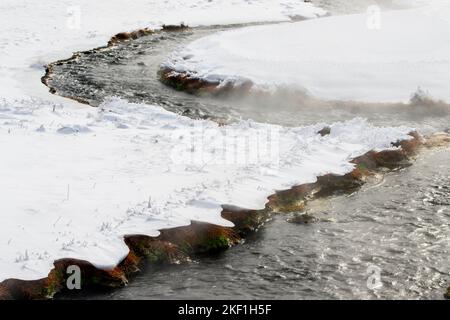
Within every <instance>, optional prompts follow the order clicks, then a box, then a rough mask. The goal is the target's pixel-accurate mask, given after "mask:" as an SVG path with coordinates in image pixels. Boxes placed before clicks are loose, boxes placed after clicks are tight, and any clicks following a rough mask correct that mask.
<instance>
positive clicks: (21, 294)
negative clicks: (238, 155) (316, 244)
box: [0, 132, 450, 299]
mask: <svg viewBox="0 0 450 320" xmlns="http://www.w3.org/2000/svg"><path fill="white" fill-rule="evenodd" d="M318 134H319V133H318ZM410 135H411V137H412V138H411V139H410V140H404V141H398V142H396V143H393V146H394V147H398V148H395V149H392V150H385V151H381V152H374V151H370V152H368V153H366V154H364V155H363V156H360V157H357V158H355V159H354V160H353V161H352V163H354V164H355V169H354V170H353V171H352V172H350V173H348V174H346V175H342V176H338V175H333V174H328V175H325V176H321V177H318V179H317V181H316V182H315V183H308V184H303V185H299V186H295V187H293V188H291V189H289V190H283V191H279V192H277V193H276V194H274V195H271V196H270V197H268V200H269V201H268V203H267V205H266V208H265V209H264V210H248V209H239V208H235V207H229V206H224V207H223V211H222V214H221V215H222V217H223V218H225V219H227V220H229V221H231V222H233V223H234V225H235V226H234V227H233V228H229V227H221V226H216V225H212V224H208V223H203V222H197V221H192V223H191V224H190V225H189V226H183V227H177V228H171V229H165V230H161V234H160V235H159V236H158V237H148V236H144V235H127V236H125V237H124V241H125V243H126V244H127V246H128V247H129V250H130V251H129V254H128V256H127V257H126V258H125V259H124V260H123V261H122V262H121V263H120V264H119V265H118V266H117V267H115V268H114V269H113V270H99V269H97V268H95V267H94V266H93V265H92V264H90V263H89V262H87V261H79V260H74V259H62V260H57V261H55V262H54V269H53V270H51V271H50V273H49V275H48V276H47V277H46V278H44V279H41V280H36V281H22V280H18V279H9V280H5V281H3V282H2V283H0V299H50V298H52V297H53V296H54V295H55V294H56V293H58V292H61V291H64V290H67V289H66V282H67V279H68V277H69V276H70V274H68V273H67V268H68V267H69V266H72V265H76V266H78V267H79V268H80V270H81V279H82V290H84V289H87V288H93V287H106V288H116V287H122V286H124V285H126V284H127V283H128V281H129V280H130V279H132V277H133V275H135V274H136V273H137V272H139V270H140V268H141V267H142V266H144V265H145V266H148V267H152V266H156V265H162V264H182V263H188V262H189V261H191V260H192V259H194V258H198V257H201V256H202V255H205V254H213V253H217V252H221V251H224V250H226V249H228V248H230V247H233V246H235V245H237V244H239V243H240V242H241V241H243V240H244V239H245V238H246V237H247V236H248V235H249V234H251V233H253V232H256V231H257V230H258V229H259V228H260V227H261V226H263V225H264V223H265V222H266V221H268V220H269V219H270V218H271V217H272V215H274V214H276V213H280V212H296V211H303V210H305V208H306V206H307V203H308V201H310V200H313V199H318V198H324V197H329V196H332V195H336V194H342V193H348V192H354V191H355V190H357V189H358V188H360V187H361V186H362V185H363V184H364V183H365V182H366V181H367V180H368V179H370V177H371V176H374V175H375V174H376V173H379V172H383V171H386V170H393V169H398V168H402V167H405V166H409V165H410V164H411V160H412V159H413V158H414V157H415V156H416V155H417V153H418V152H419V150H420V149H422V148H432V147H436V146H437V147H442V146H444V145H448V144H449V143H450V135H444V134H440V135H435V136H432V137H430V138H428V139H423V138H421V137H420V136H419V135H418V134H417V133H416V132H411V133H410Z"/></svg>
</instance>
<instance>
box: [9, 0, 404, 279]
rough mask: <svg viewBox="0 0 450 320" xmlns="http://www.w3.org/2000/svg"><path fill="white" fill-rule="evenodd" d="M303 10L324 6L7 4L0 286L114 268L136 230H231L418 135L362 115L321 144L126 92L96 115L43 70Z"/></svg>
mask: <svg viewBox="0 0 450 320" xmlns="http://www.w3.org/2000/svg"><path fill="white" fill-rule="evenodd" d="M175 9H176V10H175ZM77 12H81V16H80V24H79V25H78V24H77V21H78V20H77ZM219 13H220V14H219ZM299 13H302V14H304V15H306V16H310V17H313V16H317V15H321V14H323V11H322V10H320V9H317V8H314V7H313V6H311V5H310V4H305V3H302V2H299V1H295V2H294V1H283V0H280V1H272V0H270V1H269V0H267V1H266V0H260V1H256V0H255V1H251V2H250V1H244V0H242V1H238V0H234V1H206V0H190V1H181V0H180V1H178V0H171V1H164V2H163V1H148V0H146V1H144V0H134V1H132V2H130V1H127V2H126V1H119V0H109V1H95V2H94V1H87V0H80V1H69V0H58V1H56V0H54V1H35V0H21V1H17V0H2V2H1V4H0V19H1V21H2V28H0V55H1V56H2V59H1V60H0V150H1V151H0V152H1V156H0V195H1V201H0V220H1V223H0V281H3V280H5V279H9V278H18V279H23V280H34V279H39V278H43V277H46V276H47V274H48V272H49V271H50V270H51V269H52V267H53V261H54V260H57V259H59V258H77V259H82V260H87V261H90V262H92V263H93V264H94V265H95V266H97V267H99V268H104V269H110V268H113V267H114V266H116V265H117V264H118V263H119V262H120V261H121V260H122V259H123V258H124V257H125V256H126V255H127V253H128V248H127V247H126V245H125V244H124V242H123V236H124V235H126V234H145V235H150V236H156V235H158V230H160V229H162V228H169V227H175V226H183V225H188V224H189V223H190V221H191V220H199V221H205V222H210V223H214V224H219V225H224V226H231V223H230V222H229V221H226V220H224V219H222V218H221V217H220V212H221V205H223V204H229V205H234V206H239V207H243V208H252V209H258V208H262V207H264V204H265V203H266V201H267V200H266V197H267V196H269V195H270V194H272V193H273V192H274V191H275V190H278V189H286V188H289V187H290V186H293V185H296V184H302V183H307V182H313V181H315V179H316V177H317V176H319V175H322V174H326V173H335V174H344V173H346V172H348V171H350V170H351V169H352V168H353V167H352V165H351V164H350V163H349V160H350V159H352V158H354V157H356V156H359V155H361V154H363V153H365V152H367V151H369V150H372V149H380V150H381V149H386V148H390V146H391V142H393V141H397V140H399V139H407V138H409V136H408V135H407V133H408V132H409V131H410V130H411V129H410V128H405V127H399V128H377V127H373V126H372V125H370V124H369V123H367V122H365V121H364V120H362V119H355V120H352V121H349V122H346V123H336V124H331V125H330V126H331V128H332V131H331V134H330V135H329V136H326V137H321V136H320V135H318V134H317V133H316V132H317V131H318V130H320V129H321V128H322V127H323V126H324V125H325V124H316V125H314V126H309V127H300V128H283V127H278V126H274V125H268V124H258V123H254V122H251V121H241V122H238V123H236V124H234V125H231V126H227V127H219V126H218V125H217V124H215V123H213V122H211V121H206V120H205V121H194V120H191V119H188V118H184V117H181V116H178V115H175V114H172V113H170V112H168V111H165V110H164V109H162V108H160V107H158V106H148V105H137V104H130V103H128V102H126V101H124V100H120V99H118V98H114V99H113V98H111V99H110V100H108V101H105V103H104V104H103V105H102V106H101V107H100V108H98V109H94V108H91V107H87V106H83V105H80V104H78V103H76V102H74V101H71V100H67V99H63V98H61V97H57V96H53V95H51V94H49V93H48V90H47V88H46V87H45V86H43V85H42V84H41V83H40V77H41V76H42V74H43V68H42V65H43V64H45V63H48V62H51V61H53V60H57V59H61V58H66V57H68V56H70V54H71V52H72V51H76V50H83V49H89V48H92V47H97V46H100V45H103V44H105V43H106V42H107V40H108V39H109V38H110V36H112V35H113V34H115V33H117V32H120V31H124V30H133V29H136V28H141V27H149V26H150V27H151V26H160V25H161V24H162V23H166V24H170V23H179V22H180V21H183V22H185V23H187V24H190V25H199V24H210V23H215V24H216V23H237V22H248V21H268V20H270V21H274V20H276V21H287V20H289V19H288V16H289V15H296V14H299ZM242 139H244V140H242ZM246 141H250V142H252V144H250V143H248V142H246ZM265 142H266V143H265ZM255 143H256V145H258V149H257V150H256V151H255V150H254V149H251V146H254V145H255ZM230 146H231V147H230ZM267 146H269V147H270V148H266V147H267ZM230 150H231V151H232V152H231V153H230ZM249 150H253V151H252V152H250V151H249Z"/></svg>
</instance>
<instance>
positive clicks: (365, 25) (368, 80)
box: [166, 0, 450, 102]
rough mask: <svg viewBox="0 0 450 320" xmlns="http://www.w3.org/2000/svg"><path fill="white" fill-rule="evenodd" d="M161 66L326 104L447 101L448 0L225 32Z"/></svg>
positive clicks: (449, 78)
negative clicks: (421, 96)
mask: <svg viewBox="0 0 450 320" xmlns="http://www.w3.org/2000/svg"><path fill="white" fill-rule="evenodd" d="M411 3H414V4H420V2H414V1H411ZM422 4H423V3H422ZM166 65H167V66H169V67H170V68H172V69H175V70H177V71H180V72H189V73H191V74H193V75H194V76H196V77H200V78H203V79H207V80H211V81H217V80H220V81H223V82H224V83H226V82H228V81H231V82H239V81H242V80H246V79H249V80H251V81H253V82H254V83H255V84H256V85H258V86H259V87H260V88H261V87H262V88H267V89H273V88H276V87H277V86H292V87H296V88H299V89H301V90H304V91H305V92H306V93H309V94H311V95H313V96H314V97H318V98H322V99H327V100H343V101H347V100H353V101H364V102H405V101H408V100H409V99H410V97H411V95H412V94H413V93H415V92H416V91H417V90H418V89H419V88H421V89H422V90H424V91H427V92H428V93H429V94H430V95H431V96H432V97H434V98H436V99H444V100H446V101H450V87H449V83H450V2H449V1H442V0H437V1H436V0H435V1H428V2H425V5H423V6H419V7H418V8H414V9H408V10H398V11H388V12H380V11H378V9H377V7H371V8H369V9H368V12H367V14H355V15H347V16H334V17H327V18H323V19H315V20H309V21H306V22H298V23H286V24H279V25H277V26H254V27H247V28H242V29H238V30H232V31H225V32H222V33H218V34H214V35H211V36H208V37H205V38H202V39H199V40H197V41H195V42H193V43H192V44H190V45H189V46H188V47H187V48H183V49H181V50H180V51H179V52H176V53H175V54H174V55H173V56H172V57H171V59H169V61H167V63H166Z"/></svg>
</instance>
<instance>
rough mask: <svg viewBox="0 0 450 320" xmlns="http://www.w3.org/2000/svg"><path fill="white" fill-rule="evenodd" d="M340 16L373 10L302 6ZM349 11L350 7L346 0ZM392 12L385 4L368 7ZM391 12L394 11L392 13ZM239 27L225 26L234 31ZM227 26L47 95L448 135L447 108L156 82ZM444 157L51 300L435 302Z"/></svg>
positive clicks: (129, 46)
mask: <svg viewBox="0 0 450 320" xmlns="http://www.w3.org/2000/svg"><path fill="white" fill-rule="evenodd" d="M313 2H316V3H319V4H321V5H323V6H324V7H325V8H327V9H331V11H332V12H335V13H336V12H337V13H351V12H353V11H361V10H364V8H367V5H370V4H373V3H374V2H375V1H369V0H367V1H356V2H355V3H358V6H351V5H349V3H350V1H326V0H322V1H313ZM351 3H353V2H351ZM377 3H378V4H380V5H384V6H389V7H392V6H393V3H392V1H377ZM394 7H395V8H397V7H396V6H394ZM236 27H240V26H233V27H232V28H236ZM228 28H230V27H213V28H196V29H189V30H184V31H179V32H160V33H156V34H153V35H151V36H147V37H143V38H140V39H138V40H135V41H131V42H125V43H122V44H120V45H118V46H117V47H114V48H110V49H103V50H95V51H93V52H90V53H84V54H81V56H80V57H79V58H78V59H76V60H74V61H72V62H70V63H61V64H59V65H56V66H55V68H54V75H53V77H52V80H51V81H50V85H51V86H52V87H53V88H55V89H56V90H57V92H58V93H59V94H61V95H64V96H71V97H77V98H80V99H83V100H86V101H88V102H89V103H90V104H91V105H93V106H98V105H99V104H100V103H101V102H102V101H103V100H104V99H105V98H106V97H108V96H119V97H122V98H124V99H127V100H129V101H132V102H144V103H147V104H157V105H162V106H163V107H165V108H166V109H168V110H171V111H173V112H177V113H180V114H184V115H187V116H190V117H193V118H212V119H217V120H221V121H234V120H236V119H239V118H250V119H254V120H257V121H262V122H272V123H279V124H282V125H304V124H311V123H316V122H318V121H320V122H333V121H340V120H346V119H351V118H354V117H355V116H362V117H365V118H368V119H369V120H370V121H371V122H372V123H375V124H378V125H399V124H405V125H408V126H412V127H415V128H417V129H418V130H419V131H421V132H425V133H429V132H435V131H443V130H448V129H449V127H450V108H449V106H448V105H446V104H444V103H440V102H433V101H429V100H426V99H416V100H415V101H413V103H411V104H404V105H403V104H397V105H394V104H393V105H376V104H372V105H361V104H353V103H347V104H342V103H337V102H328V103H321V104H314V105H311V104H308V103H307V102H305V103H301V102H299V101H298V100H295V99H292V100H291V99H283V100H282V99H272V100H270V101H258V100H257V98H256V99H255V98H252V99H247V98H241V97H240V98H233V99H217V98H216V99H213V98H207V97H196V96H193V95H188V94H185V93H183V92H178V91H175V90H173V89H171V88H168V87H166V86H164V85H163V84H161V83H160V82H159V80H158V78H157V71H158V68H159V65H160V64H161V63H162V62H163V61H164V59H165V58H166V57H167V55H168V54H169V53H170V52H171V51H172V50H174V49H176V48H177V47H178V46H182V45H184V44H187V43H189V42H190V41H193V40H195V39H197V38H199V37H203V36H206V35H208V34H211V33H213V32H217V31H221V30H225V29H228ZM449 160H450V150H448V149H447V150H440V151H434V152H430V153H428V154H424V155H422V156H421V157H420V158H419V159H417V161H416V162H415V163H414V166H412V167H409V168H406V169H402V170H400V171H396V172H391V173H387V174H386V176H385V178H384V180H383V181H382V182H380V183H378V184H368V185H366V186H364V187H363V188H362V190H360V191H358V192H356V193H355V194H352V195H350V196H338V197H334V198H332V199H326V200H321V201H316V202H314V203H312V204H311V206H310V209H309V210H310V212H309V213H310V214H312V215H314V216H315V217H317V221H316V222H315V223H311V224H305V225H297V224H292V223H288V222H287V221H286V220H287V219H288V218H289V215H278V216H276V217H275V218H274V219H273V220H272V221H271V222H269V223H268V224H267V225H266V226H265V227H264V228H262V230H261V231H260V232H258V233H257V234H255V235H253V236H252V237H251V238H250V239H247V241H246V242H245V243H244V244H242V245H240V246H238V247H235V248H233V249H231V250H229V251H227V252H225V253H223V254H220V255H218V256H214V257H206V258H202V259H199V260H198V261H196V262H193V263H191V264H188V265H182V266H170V267H161V268H156V269H152V270H145V271H144V272H142V273H141V274H139V275H138V276H137V279H135V280H134V281H132V282H131V284H130V285H129V286H128V287H126V288H123V289H120V290H116V291H112V292H108V291H106V292H105V291H102V292H91V293H89V295H88V296H86V295H85V293H83V295H81V296H80V295H77V294H70V295H67V294H65V295H63V296H60V297H59V298H63V299H66V298H69V299H71V298H87V297H89V298H99V299H196V298H199V299H200V298H210V299H215V298H223V299H235V298H243V299H252V298H265V299H282V298H286V299H322V298H330V299H352V298H359V299H361V298H362V299H372V298H385V299H390V298H401V299H416V298H423V299H440V298H442V296H443V293H444V292H445V290H446V288H447V287H448V286H449V285H450V268H449V262H450V261H449V249H450V230H449V221H450V163H449Z"/></svg>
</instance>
